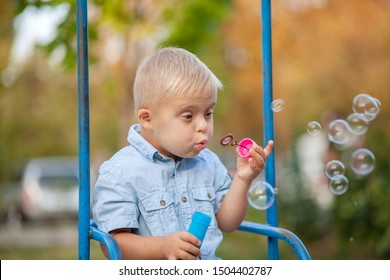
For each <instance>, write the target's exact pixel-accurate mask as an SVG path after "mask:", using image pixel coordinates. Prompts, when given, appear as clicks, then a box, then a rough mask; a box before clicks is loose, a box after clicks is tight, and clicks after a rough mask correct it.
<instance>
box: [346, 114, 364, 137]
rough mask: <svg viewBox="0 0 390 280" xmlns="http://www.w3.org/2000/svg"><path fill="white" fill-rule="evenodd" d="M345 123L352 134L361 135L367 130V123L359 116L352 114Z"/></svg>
mask: <svg viewBox="0 0 390 280" xmlns="http://www.w3.org/2000/svg"><path fill="white" fill-rule="evenodd" d="M347 122H348V124H349V128H350V130H351V131H352V133H354V134H356V135H363V134H364V133H366V132H367V130H368V121H367V120H366V119H365V118H363V117H362V115H361V114H358V113H352V114H350V115H349V116H348V118H347Z"/></svg>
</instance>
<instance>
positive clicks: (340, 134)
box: [328, 119, 351, 144]
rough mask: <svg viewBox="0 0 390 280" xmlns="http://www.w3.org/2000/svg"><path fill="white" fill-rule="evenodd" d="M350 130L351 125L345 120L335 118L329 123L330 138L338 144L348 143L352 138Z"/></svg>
mask: <svg viewBox="0 0 390 280" xmlns="http://www.w3.org/2000/svg"><path fill="white" fill-rule="evenodd" d="M349 131H350V128H349V125H348V123H347V122H346V121H345V120H342V119H336V120H333V121H332V122H331V123H330V124H329V132H328V139H329V140H330V141H332V142H334V143H336V144H346V143H347V142H348V141H349V139H350V138H351V134H350V132H349Z"/></svg>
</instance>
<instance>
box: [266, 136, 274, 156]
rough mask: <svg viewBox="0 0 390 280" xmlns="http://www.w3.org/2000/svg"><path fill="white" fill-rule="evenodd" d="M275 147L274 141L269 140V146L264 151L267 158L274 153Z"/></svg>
mask: <svg viewBox="0 0 390 280" xmlns="http://www.w3.org/2000/svg"><path fill="white" fill-rule="evenodd" d="M273 147H274V141H272V140H269V141H268V144H267V147H265V148H264V153H265V157H266V158H267V157H268V156H269V155H270V154H271V153H272V149H273Z"/></svg>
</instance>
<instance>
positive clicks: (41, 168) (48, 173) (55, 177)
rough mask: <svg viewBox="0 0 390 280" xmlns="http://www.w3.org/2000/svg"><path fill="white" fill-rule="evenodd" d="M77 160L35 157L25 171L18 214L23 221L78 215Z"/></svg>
mask: <svg viewBox="0 0 390 280" xmlns="http://www.w3.org/2000/svg"><path fill="white" fill-rule="evenodd" d="M78 177H79V176H78V159H77V158H73V157H47V158H34V159H32V160H30V161H29V162H28V164H27V165H26V168H25V170H24V174H23V177H22V186H21V205H20V208H21V214H22V217H23V218H24V219H26V220H37V219H39V220H42V219H56V218H76V217H77V215H78V201H79V188H78Z"/></svg>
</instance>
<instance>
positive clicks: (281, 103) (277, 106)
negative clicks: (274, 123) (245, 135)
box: [271, 99, 284, 113]
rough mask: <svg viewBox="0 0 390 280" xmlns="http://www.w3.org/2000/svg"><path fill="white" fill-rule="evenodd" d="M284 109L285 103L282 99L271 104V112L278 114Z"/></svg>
mask: <svg viewBox="0 0 390 280" xmlns="http://www.w3.org/2000/svg"><path fill="white" fill-rule="evenodd" d="M283 109H284V101H283V100H282V99H275V100H273V101H272V102H271V110H272V111H274V112H275V113H276V112H280V111H282V110H283Z"/></svg>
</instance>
